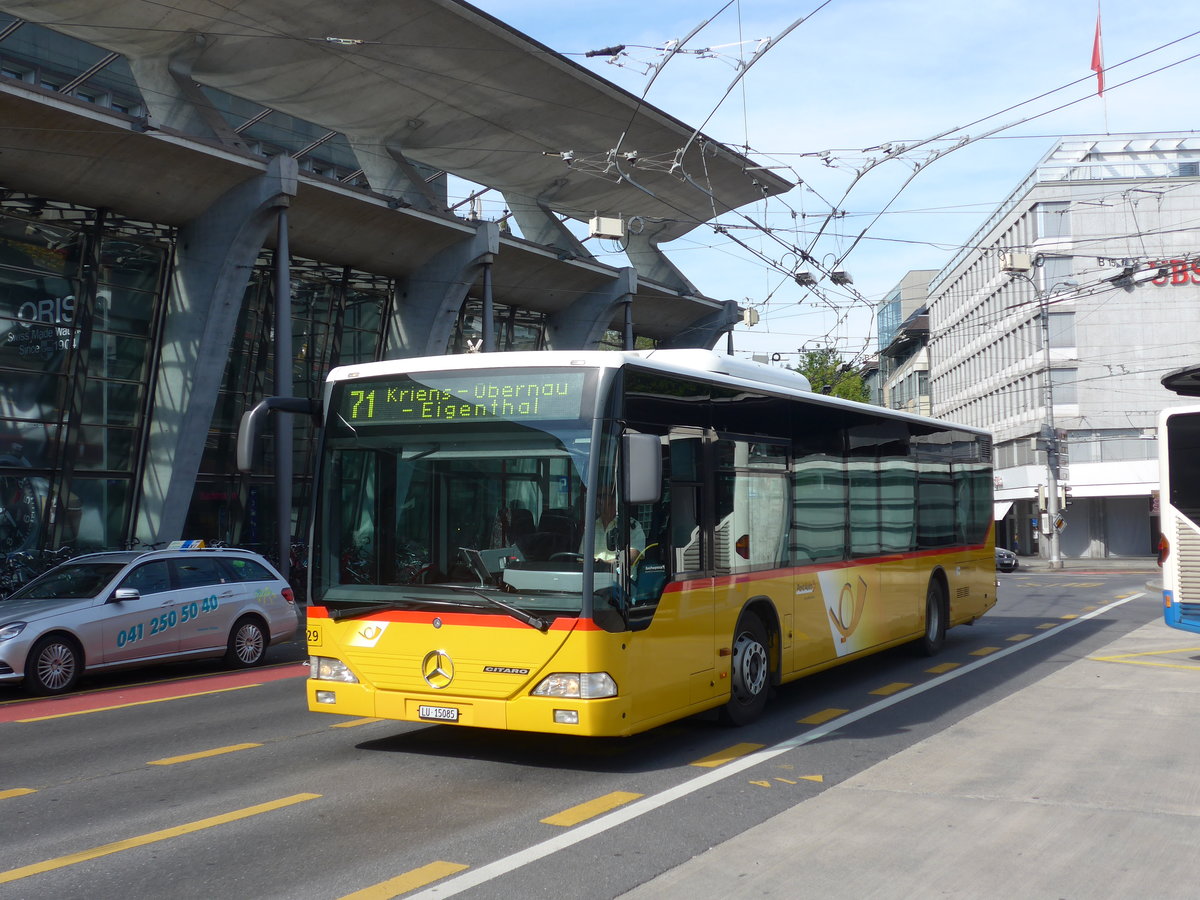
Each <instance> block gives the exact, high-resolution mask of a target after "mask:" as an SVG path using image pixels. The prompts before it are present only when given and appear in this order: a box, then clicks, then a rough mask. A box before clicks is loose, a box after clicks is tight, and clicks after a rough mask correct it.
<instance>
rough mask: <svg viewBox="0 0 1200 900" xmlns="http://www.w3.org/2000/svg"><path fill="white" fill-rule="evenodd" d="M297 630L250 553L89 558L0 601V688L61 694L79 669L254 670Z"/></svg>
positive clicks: (267, 569)
mask: <svg viewBox="0 0 1200 900" xmlns="http://www.w3.org/2000/svg"><path fill="white" fill-rule="evenodd" d="M298 624H299V618H298V615H297V612H296V604H295V597H294V595H293V593H292V590H291V588H289V587H288V584H287V582H286V581H284V580H283V578H282V577H281V576H280V575H279V573H278V572H277V571H275V569H274V568H272V567H271V565H270V564H269V563H268V562H267V561H266V560H265V559H263V558H262V557H261V556H259V555H258V554H256V553H251V552H249V551H246V550H227V549H220V550H152V551H149V552H137V551H129V552H114V553H91V554H88V555H86V556H77V557H75V558H74V559H70V560H68V561H67V562H65V563H63V564H61V565H59V566H55V567H54V568H53V569H51V570H50V571H49V572H46V573H45V574H44V575H42V576H41V577H40V578H37V579H36V580H34V581H31V582H30V583H29V584H27V585H25V586H24V587H23V588H21V589H20V590H19V591H16V592H15V593H13V594H10V595H9V596H8V597H7V598H6V599H4V600H0V684H12V683H17V682H24V685H25V687H26V689H27V690H29V691H32V692H33V693H37V694H61V693H64V692H65V691H69V690H71V689H72V688H73V687H74V686H75V683H76V682H77V681H78V680H79V676H80V675H81V674H82V673H83V672H85V671H87V672H96V671H100V670H103V669H116V668H123V667H127V666H134V665H142V664H145V663H150V662H159V661H163V660H180V659H203V658H205V657H218V656H224V657H225V658H226V660H227V661H228V663H229V664H230V665H232V666H237V667H246V666H254V665H257V664H259V663H261V662H262V660H263V656H264V655H265V653H266V650H267V645H268V644H270V643H273V642H278V641H285V640H287V639H288V638H290V637H291V636H292V635H293V634H295V632H296V628H297V626H298Z"/></svg>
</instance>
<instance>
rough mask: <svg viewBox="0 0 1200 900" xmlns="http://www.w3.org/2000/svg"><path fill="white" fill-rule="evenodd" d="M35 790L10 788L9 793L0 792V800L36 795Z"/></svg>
mask: <svg viewBox="0 0 1200 900" xmlns="http://www.w3.org/2000/svg"><path fill="white" fill-rule="evenodd" d="M36 793H37V791H35V790H34V789H33V788H9V789H8V790H7V791H0V800H7V799H8V798H9V797H24V796H25V795H26V794H36Z"/></svg>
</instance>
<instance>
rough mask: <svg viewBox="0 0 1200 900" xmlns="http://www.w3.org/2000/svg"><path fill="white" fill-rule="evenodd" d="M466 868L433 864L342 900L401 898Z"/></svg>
mask: <svg viewBox="0 0 1200 900" xmlns="http://www.w3.org/2000/svg"><path fill="white" fill-rule="evenodd" d="M466 868H469V867H468V866H464V865H462V864H461V863H452V862H440V861H439V862H432V863H430V864H429V865H427V866H421V868H419V869H413V870H412V871H411V872H405V873H404V874H403V875H397V876H396V877H395V878H392V879H390V880H388V881H381V882H380V883H379V884H376V885H373V886H372V887H369V888H363V889H362V890H361V891H355V892H354V893H353V894H347V895H346V896H344V897H342V898H341V900H392V897H399V896H400V895H401V894H406V893H408V892H409V891H415V890H416V889H417V888H419V887H425V885H427V884H429V883H430V882H434V881H437V880H438V879H439V878H445V877H446V876H447V875H453V874H454V873H455V872H461V871H462V870H463V869H466Z"/></svg>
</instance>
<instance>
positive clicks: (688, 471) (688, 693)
mask: <svg viewBox="0 0 1200 900" xmlns="http://www.w3.org/2000/svg"><path fill="white" fill-rule="evenodd" d="M641 430H645V429H641ZM710 446H711V439H710V438H709V437H708V436H707V435H706V434H705V432H704V431H703V430H702V429H700V428H694V427H687V428H681V427H676V428H673V429H671V430H670V432H669V433H668V434H667V435H666V440H665V441H664V446H663V497H662V500H661V501H660V502H659V503H658V504H646V505H645V506H641V507H632V508H631V510H630V514H631V515H632V516H633V517H636V518H638V520H639V521H640V520H641V519H643V518H645V519H646V522H644V523H643V528H644V529H646V532H645V533H646V543H647V553H646V555H647V557H648V558H650V557H652V558H653V560H654V561H655V564H657V565H661V566H662V570H663V572H664V575H665V578H664V579H663V582H664V584H663V589H662V591H661V596H659V597H658V599H657V601H656V602H654V603H653V605H652V606H651V604H649V603H647V602H646V601H645V600H643V601H640V602H637V603H635V604H634V606H633V607H632V608H631V610H630V627H631V629H632V630H633V631H634V634H633V635H632V639H631V642H630V643H631V649H632V650H634V652H633V653H632V654H631V675H632V677H633V680H634V684H635V685H636V688H635V696H636V697H637V701H636V708H635V712H634V715H635V716H636V717H637V718H638V719H646V718H651V717H653V716H656V715H661V714H663V713H666V712H668V711H669V710H672V709H678V708H680V707H683V706H688V705H691V704H693V703H700V702H703V701H704V700H707V699H708V698H710V697H712V696H715V695H717V694H719V693H720V692H721V690H723V689H727V688H728V683H727V682H722V683H718V679H717V678H716V677H715V666H716V653H717V650H716V648H717V636H716V633H715V616H716V614H715V589H714V579H713V573H712V565H711V558H712V527H711V524H709V523H711V521H712V515H711V502H712V498H711V491H710V490H709V488H708V487H707V485H708V484H711V481H710V480H706V477H705V475H706V472H708V471H709V467H708V463H707V461H706V460H707V457H708V456H709V450H710ZM635 575H636V573H635ZM648 607H649V608H648Z"/></svg>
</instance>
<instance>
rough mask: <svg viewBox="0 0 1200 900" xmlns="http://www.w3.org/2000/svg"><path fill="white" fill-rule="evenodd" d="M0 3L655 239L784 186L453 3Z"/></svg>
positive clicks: (558, 208) (201, 80) (416, 157)
mask: <svg viewBox="0 0 1200 900" xmlns="http://www.w3.org/2000/svg"><path fill="white" fill-rule="evenodd" d="M0 8H2V9H4V10H6V11H7V12H10V13H11V14H13V15H15V16H19V17H21V18H23V19H25V20H27V21H30V22H35V23H38V24H42V25H45V26H47V27H50V28H53V29H54V30H56V31H60V32H63V33H65V34H69V35H72V36H75V37H77V38H80V39H82V40H84V41H87V42H89V43H92V44H95V45H97V46H100V47H104V48H106V49H109V50H111V51H115V52H117V53H120V54H122V55H124V56H126V57H127V58H129V59H131V60H132V59H142V60H145V59H163V60H169V61H171V62H172V65H174V64H175V62H176V61H177V60H184V61H186V63H187V68H186V73H187V76H188V77H190V78H191V79H192V80H193V81H195V82H196V83H198V84H200V85H203V86H208V87H211V88H215V89H219V90H221V91H225V92H227V93H229V94H232V95H234V96H237V97H241V98H244V99H247V100H250V101H253V102H255V103H258V104H261V105H263V106H266V107H270V108H272V109H275V110H278V111H280V112H283V113H287V114H290V115H294V116H297V117H299V118H302V119H306V120H308V121H310V122H314V123H317V124H319V125H321V126H323V127H326V128H328V129H330V130H331V131H336V132H341V133H343V134H345V135H347V137H348V138H351V140H352V141H354V140H358V141H359V142H373V143H376V144H378V145H381V146H384V147H388V148H391V149H393V150H395V151H398V152H399V153H401V154H403V156H404V157H405V158H407V159H409V160H411V161H416V162H420V163H423V164H425V165H427V166H430V167H433V168H434V169H439V170H443V171H446V172H450V173H452V174H455V175H458V176H460V177H462V178H464V179H467V180H469V181H472V182H475V183H477V184H481V185H484V186H487V187H490V188H495V189H498V190H500V191H501V192H503V193H504V194H505V195H506V197H507V196H513V195H516V196H522V197H526V198H534V199H538V200H540V202H542V203H544V204H545V205H546V206H547V207H549V208H550V209H552V210H554V211H555V212H558V213H561V214H563V215H566V216H570V217H572V218H575V219H579V220H587V219H589V218H591V217H592V216H595V215H603V216H624V217H626V218H629V217H631V216H641V217H643V221H644V227H646V228H647V229H648V231H649V232H650V235H652V236H653V239H654V240H655V241H656V242H657V241H664V240H671V239H673V238H676V237H679V236H680V235H682V234H685V233H686V232H687V231H689V230H690V229H692V228H694V227H696V226H697V225H699V224H701V223H703V222H705V221H707V220H709V219H711V218H713V216H714V214H715V213H723V212H726V211H728V210H730V209H734V208H737V207H740V206H743V205H745V204H748V203H751V202H754V201H756V200H759V199H761V198H762V197H764V196H770V195H776V194H780V193H783V192H786V191H787V190H789V189H790V188H791V187H792V185H791V184H790V183H789V182H787V181H786V180H784V179H781V178H779V177H778V176H776V175H774V174H773V173H771V172H770V171H767V170H764V169H761V168H755V164H754V163H752V162H751V161H750V160H749V159H748V158H746V157H744V156H742V155H741V154H738V153H736V152H735V151H733V150H731V149H730V148H727V147H725V146H723V145H721V144H718V143H716V142H714V141H712V140H710V139H708V138H706V137H705V136H704V135H702V134H700V135H695V138H694V139H693V132H694V129H692V128H690V127H688V126H687V125H685V124H684V123H683V122H680V121H679V120H677V119H675V118H673V117H671V116H669V115H667V114H666V113H664V112H662V111H661V110H658V109H656V108H654V107H653V106H651V105H649V104H646V103H644V102H642V101H641V100H640V99H639V98H638V97H636V96H634V95H633V94H630V93H629V92H627V91H624V90H623V89H621V88H618V87H616V86H615V85H612V84H610V83H609V82H607V81H605V80H604V79H602V78H599V77H598V76H596V75H594V74H592V73H591V72H590V71H588V70H587V69H585V68H583V67H581V66H579V65H577V64H576V63H574V62H572V61H570V60H569V59H567V58H566V57H564V56H562V55H560V54H558V53H555V52H554V51H552V50H550V49H549V48H548V47H546V46H544V45H542V44H540V43H538V42H536V41H534V40H532V39H531V38H529V37H527V36H526V35H523V34H521V33H520V32H518V31H515V30H513V29H512V28H510V27H508V26H507V25H505V24H503V23H502V22H500V21H498V20H497V19H495V18H493V17H492V16H490V15H488V14H487V13H484V12H483V11H481V10H479V9H477V8H475V7H473V6H470V5H469V4H466V3H461V2H457V0H404V2H386V3H385V2H379V0H339V2H335V3H329V2H324V0H323V2H313V0H238V2H237V3H223V2H209V0H173V2H172V3H170V4H165V3H161V2H154V0H105V2H103V3H97V2H95V0H0ZM359 42H361V43H359ZM685 148H686V152H683V151H684V149H685ZM612 151H616V152H615V153H613V152H612Z"/></svg>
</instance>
